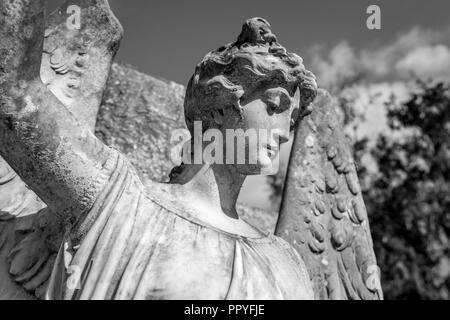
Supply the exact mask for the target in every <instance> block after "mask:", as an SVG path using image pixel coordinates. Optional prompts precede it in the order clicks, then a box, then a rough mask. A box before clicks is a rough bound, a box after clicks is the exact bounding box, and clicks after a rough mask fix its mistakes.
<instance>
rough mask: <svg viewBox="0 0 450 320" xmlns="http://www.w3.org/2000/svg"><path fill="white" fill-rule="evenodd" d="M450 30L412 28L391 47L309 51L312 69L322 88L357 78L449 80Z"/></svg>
mask: <svg viewBox="0 0 450 320" xmlns="http://www.w3.org/2000/svg"><path fill="white" fill-rule="evenodd" d="M449 35H450V30H444V31H440V32H439V31H433V30H423V29H421V28H418V27H415V28H412V29H411V30H410V31H409V32H407V33H403V34H400V35H399V36H398V37H397V39H396V40H395V41H393V42H392V43H390V44H386V45H383V46H378V47H376V48H365V49H359V50H358V49H356V48H355V47H353V46H351V45H350V44H349V43H348V42H347V41H342V42H341V43H339V44H338V45H336V46H335V47H334V48H332V49H331V50H330V51H329V53H328V54H326V53H325V52H326V51H325V50H326V48H325V46H316V47H314V48H313V49H311V50H310V55H311V56H312V59H311V61H312V66H311V69H312V71H313V72H315V73H316V75H317V77H318V80H319V84H320V85H321V86H323V87H342V86H344V85H345V84H346V83H347V82H349V81H350V82H351V81H352V80H354V79H355V78H356V79H357V78H359V77H364V78H365V79H366V80H368V81H369V82H380V81H381V82H383V81H386V80H387V79H389V80H391V81H395V80H407V79H409V78H411V74H414V75H417V76H419V77H428V78H436V79H445V80H450V47H449V46H448V45H447V44H445V41H448V39H449V38H450V37H449Z"/></svg>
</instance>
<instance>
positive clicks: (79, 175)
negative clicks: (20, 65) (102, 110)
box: [0, 79, 110, 215]
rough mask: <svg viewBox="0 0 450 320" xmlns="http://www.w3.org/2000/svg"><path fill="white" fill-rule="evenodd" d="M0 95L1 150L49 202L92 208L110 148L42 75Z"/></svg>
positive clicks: (73, 208)
mask: <svg viewBox="0 0 450 320" xmlns="http://www.w3.org/2000/svg"><path fill="white" fill-rule="evenodd" d="M22 86H23V87H22V88H21V87H19V85H16V86H12V87H10V89H9V90H8V92H4V93H3V95H2V97H1V98H0V99H1V100H0V103H1V107H0V120H1V121H0V154H1V155H2V156H3V157H4V158H5V159H6V160H7V161H8V163H9V164H10V165H11V167H13V169H14V170H15V171H16V172H17V173H18V174H19V175H20V176H21V177H22V179H23V180H24V181H25V182H26V183H27V184H28V185H29V186H30V187H31V189H33V191H35V192H36V193H37V194H38V196H39V197H40V198H41V199H42V200H43V201H44V202H46V203H47V205H49V206H50V207H53V208H54V209H56V210H58V211H59V212H61V210H64V209H70V210H71V211H72V213H73V214H75V215H78V214H80V213H82V212H83V211H84V210H86V209H88V208H87V207H88V206H90V205H91V204H92V203H91V202H92V201H93V199H95V196H96V193H97V192H98V191H99V190H98V188H99V186H97V185H96V181H97V178H98V175H99V174H100V171H101V169H102V166H103V165H104V163H105V162H106V161H107V159H108V158H109V156H110V151H109V148H107V147H106V146H105V145H104V144H103V143H102V142H100V141H99V140H98V139H97V138H96V137H95V136H94V135H93V133H92V132H91V131H90V130H89V129H87V128H86V127H84V126H83V125H81V124H80V123H79V122H78V120H77V119H76V118H75V116H74V115H73V114H72V113H71V112H70V111H69V110H68V109H67V108H66V107H64V105H62V103H60V102H59V100H57V99H56V98H55V97H54V95H53V94H52V93H51V92H50V91H49V90H48V89H47V88H46V87H45V86H44V85H43V84H42V82H41V81H40V80H39V79H36V80H34V81H30V82H27V83H26V84H25V83H22Z"/></svg>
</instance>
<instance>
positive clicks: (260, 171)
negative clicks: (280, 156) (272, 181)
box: [236, 161, 279, 176]
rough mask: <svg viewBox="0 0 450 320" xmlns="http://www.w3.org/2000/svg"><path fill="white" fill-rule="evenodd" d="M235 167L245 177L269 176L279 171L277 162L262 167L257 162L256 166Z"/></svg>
mask: <svg viewBox="0 0 450 320" xmlns="http://www.w3.org/2000/svg"><path fill="white" fill-rule="evenodd" d="M236 167H237V171H238V172H239V173H240V174H243V175H246V176H271V175H275V174H277V173H278V171H279V166H278V161H270V163H267V164H266V165H262V164H260V163H259V161H258V164H253V165H250V164H247V165H238V166H236Z"/></svg>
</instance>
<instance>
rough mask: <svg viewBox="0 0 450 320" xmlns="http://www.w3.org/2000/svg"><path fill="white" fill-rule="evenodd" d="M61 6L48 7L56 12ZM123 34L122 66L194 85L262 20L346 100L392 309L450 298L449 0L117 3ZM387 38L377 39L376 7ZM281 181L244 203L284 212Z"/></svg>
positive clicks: (253, 184)
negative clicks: (254, 20) (210, 56)
mask: <svg viewBox="0 0 450 320" xmlns="http://www.w3.org/2000/svg"><path fill="white" fill-rule="evenodd" d="M61 2H62V1H56V0H53V1H50V2H49V6H50V8H56V7H58V6H59V5H60V3H61ZM110 4H111V7H112V9H113V11H114V13H115V14H116V16H117V17H118V18H119V20H120V22H121V23H122V25H123V27H124V29H125V36H124V39H123V41H122V44H121V48H120V51H119V53H118V56H117V58H116V60H119V61H122V62H126V63H128V64H131V65H133V66H134V67H136V68H138V69H139V70H141V71H143V72H145V73H147V74H149V75H152V76H156V77H162V78H165V79H168V80H171V81H175V82H177V83H180V84H183V85H186V84H187V82H188V80H189V77H190V76H191V74H192V72H193V71H194V67H195V65H196V64H197V63H198V62H199V61H200V60H201V59H202V57H203V56H204V55H205V54H206V53H207V52H208V51H211V50H213V49H215V48H217V47H219V46H221V45H223V44H225V43H227V42H232V41H234V40H235V38H236V36H237V35H238V33H239V31H240V29H241V25H242V23H243V22H244V21H245V20H246V19H247V18H250V17H254V16H261V17H264V18H266V19H267V20H269V21H270V22H271V24H272V30H273V32H274V33H275V34H276V35H278V39H279V42H280V43H281V44H283V45H284V46H285V47H286V48H287V49H288V50H289V51H292V52H296V53H298V54H300V55H301V56H302V57H303V58H304V61H305V65H306V66H307V68H308V69H310V70H311V71H313V72H314V73H315V74H316V76H317V78H318V82H319V85H320V87H323V88H326V89H328V90H329V91H331V92H332V93H333V95H334V96H335V97H336V98H337V99H338V101H339V106H340V111H341V116H342V123H343V124H344V126H345V130H346V133H347V135H348V138H349V141H350V143H351V144H352V145H353V146H354V154H355V159H356V160H357V164H358V167H359V177H360V181H361V183H362V186H363V190H364V199H365V202H366V206H367V209H368V213H369V218H370V222H371V230H372V236H373V240H374V246H375V253H376V255H377V258H378V262H379V265H380V268H381V270H382V285H383V289H384V292H385V298H386V299H450V252H449V251H450V244H449V230H450V20H449V18H448V15H449V12H450V2H449V1H448V0H427V1H423V0H396V1H391V0H383V1H366V0H340V1H336V0H329V1H325V0H314V1H312V0H308V1H298V0H297V1H283V0H278V1H267V0H259V1H234V0H229V1H226V2H224V1H215V0H208V1H204V0H196V1H174V0H164V1H159V0H152V1H148V0H147V1H145V0H133V1H125V0H110ZM372 4H376V5H378V6H379V7H380V9H381V29H380V30H369V29H368V28H367V26H366V20H367V18H368V17H369V14H367V13H366V10H367V8H368V6H369V5H372ZM289 151H290V150H289V146H287V147H286V148H284V150H283V158H282V163H283V170H281V171H280V173H279V174H278V175H277V176H275V177H260V178H253V179H249V181H248V182H247V184H246V186H245V189H244V190H243V192H242V196H241V198H242V199H241V200H242V201H244V202H246V203H248V204H250V205H253V206H257V207H260V208H263V209H269V210H274V211H277V210H278V207H279V204H280V199H281V194H282V189H283V182H284V176H285V168H286V166H287V161H288V155H289Z"/></svg>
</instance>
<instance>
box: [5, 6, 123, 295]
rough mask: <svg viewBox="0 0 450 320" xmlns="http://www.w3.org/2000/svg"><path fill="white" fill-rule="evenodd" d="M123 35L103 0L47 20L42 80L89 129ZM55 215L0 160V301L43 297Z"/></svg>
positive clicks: (57, 234)
mask: <svg viewBox="0 0 450 320" xmlns="http://www.w3.org/2000/svg"><path fill="white" fill-rule="evenodd" d="M69 6H72V7H73V6H77V7H78V8H79V11H78V12H77V13H79V18H80V20H79V21H80V25H79V28H74V29H72V28H70V27H69V26H68V24H67V19H68V18H69V17H70V15H71V14H72V12H71V11H70V10H67V9H68V7H69ZM122 32H123V31H122V27H121V26H120V23H119V22H118V20H117V19H116V18H115V16H114V15H113V14H112V12H111V10H110V8H109V6H108V2H107V1H106V0H73V1H72V0H70V1H67V2H66V3H64V4H63V5H62V6H61V7H60V8H59V9H58V10H56V11H55V12H53V13H52V14H51V15H50V16H49V19H48V20H47V21H46V32H45V39H44V48H43V55H42V62H41V69H40V74H41V79H42V81H43V82H44V84H45V85H47V87H48V88H49V89H50V90H51V91H52V93H53V94H54V95H55V96H56V97H57V98H58V99H59V100H60V101H61V102H62V103H63V104H64V105H65V107H67V108H68V109H69V110H70V111H71V112H72V113H73V114H74V115H75V116H76V117H77V118H78V119H79V120H80V121H81V122H83V123H86V124H87V125H88V126H89V127H90V128H91V129H92V130H94V126H95V120H96V115H97V112H98V108H99V106H100V102H101V98H102V93H103V91H104V89H105V85H106V80H107V75H108V73H109V69H110V67H111V63H112V59H113V57H114V55H115V53H116V51H117V49H118V45H119V42H120V39H121V37H122ZM60 217H61V216H60V215H57V214H56V213H54V212H50V210H48V209H47V208H46V205H45V204H44V203H43V202H42V201H41V200H40V199H39V198H38V197H37V196H36V195H35V193H34V192H33V191H31V190H30V189H29V188H28V187H27V186H26V184H25V183H24V182H23V181H22V180H21V179H20V177H19V176H18V175H17V174H16V173H15V172H14V171H13V170H12V169H11V167H10V166H9V165H8V164H7V163H6V161H4V159H2V158H1V157H0V230H2V231H0V232H1V235H0V288H2V290H0V299H25V298H33V297H34V296H37V297H42V296H43V294H44V292H45V287H46V283H45V282H46V280H47V278H48V276H49V275H50V271H51V268H52V265H53V260H54V257H55V255H56V252H57V250H58V248H59V245H60V243H61V239H62V236H63V233H64V225H63V221H60ZM24 289H26V290H24ZM28 293H31V295H30V294H28Z"/></svg>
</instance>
